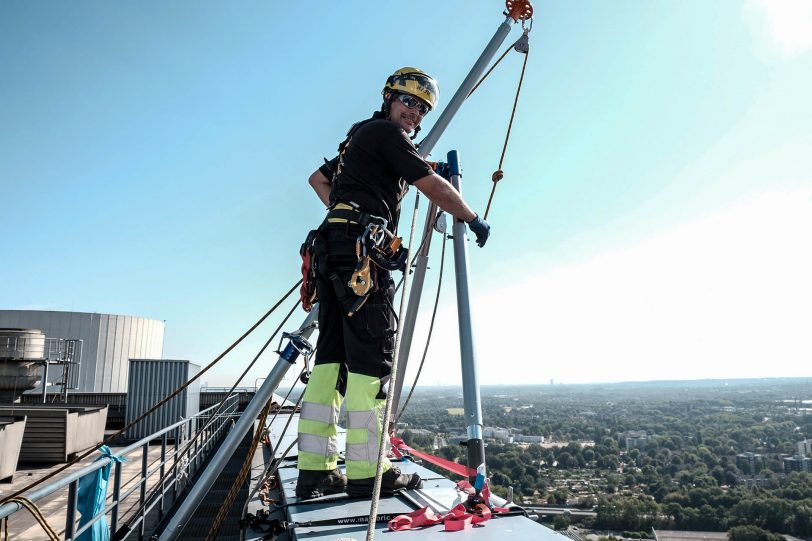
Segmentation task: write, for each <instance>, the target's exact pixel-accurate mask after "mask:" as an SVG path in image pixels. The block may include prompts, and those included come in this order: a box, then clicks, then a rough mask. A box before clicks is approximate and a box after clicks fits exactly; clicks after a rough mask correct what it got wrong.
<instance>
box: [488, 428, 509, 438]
mask: <svg viewBox="0 0 812 541" xmlns="http://www.w3.org/2000/svg"><path fill="white" fill-rule="evenodd" d="M482 437H483V438H492V439H494V440H500V441H510V430H508V429H507V428H499V427H494V426H486V427H484V428H483V429H482Z"/></svg>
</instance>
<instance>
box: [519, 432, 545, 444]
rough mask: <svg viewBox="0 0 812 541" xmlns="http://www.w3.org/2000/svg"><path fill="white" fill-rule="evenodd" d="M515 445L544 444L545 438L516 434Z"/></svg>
mask: <svg viewBox="0 0 812 541" xmlns="http://www.w3.org/2000/svg"><path fill="white" fill-rule="evenodd" d="M513 443H544V436H525V435H523V434H514V435H513Z"/></svg>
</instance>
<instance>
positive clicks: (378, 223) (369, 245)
mask: <svg viewBox="0 0 812 541" xmlns="http://www.w3.org/2000/svg"><path fill="white" fill-rule="evenodd" d="M338 223H344V224H347V225H348V226H349V225H356V226H360V227H363V228H364V229H363V231H362V232H361V234H360V235H358V236H357V237H356V239H355V257H356V258H357V263H356V265H355V269H354V270H353V273H352V277H351V278H350V280H349V283H348V284H347V286H348V287H349V288H350V289H352V291H353V293H355V294H356V295H357V296H358V299H356V300H355V302H354V303H353V304H352V306H351V307H350V308H349V309H348V310H347V317H352V316H353V315H354V314H355V313H357V312H358V311H359V310H360V309H361V308H362V307H363V306H364V304H365V303H366V301H367V299H369V295H370V293H372V292H373V291H376V288H377V286H378V284H377V282H378V280H377V272H376V269H377V268H380V269H382V270H385V271H388V272H392V271H396V270H399V271H401V272H403V271H404V270H405V269H406V261H407V259H408V257H409V251H408V250H407V249H406V248H405V247H404V246H403V239H402V238H400V237H397V236H395V234H394V233H392V232H391V231H390V230H389V229H387V227H388V225H389V222H388V221H387V220H386V218H381V217H380V216H375V215H373V214H368V213H365V212H361V211H360V210H358V205H357V204H356V203H353V202H350V203H336V204H335V205H333V207H332V208H331V209H330V210H329V212H328V213H327V217H326V218H325V220H324V222H323V223H322V225H321V227H320V228H319V229H315V230H313V231H310V232H309V233H308V235H307V238H306V239H305V242H304V243H303V244H302V247H301V248H300V250H299V254H300V255H301V256H302V287H301V291H300V295H301V298H302V307H303V308H304V309H305V311H306V312H309V311H310V310H311V309H312V306H313V303H315V302H316V300H317V298H316V266H317V265H318V264H324V261H326V255H327V254H326V252H325V251H324V250H323V247H322V246H321V245H320V244H319V242H318V238H319V234H320V233H319V232H320V231H321V230H322V229H323V228H325V227H326V226H328V225H329V224H338ZM320 253H321V256H320V255H319V254H320ZM319 260H321V263H319Z"/></svg>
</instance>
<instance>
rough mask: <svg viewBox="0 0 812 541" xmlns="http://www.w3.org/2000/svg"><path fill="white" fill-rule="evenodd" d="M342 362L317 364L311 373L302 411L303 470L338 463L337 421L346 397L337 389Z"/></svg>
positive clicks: (324, 467)
mask: <svg viewBox="0 0 812 541" xmlns="http://www.w3.org/2000/svg"><path fill="white" fill-rule="evenodd" d="M339 366H340V365H339V364H338V363H328V364H321V365H316V366H314V367H313V371H312V372H311V374H310V380H309V381H308V384H307V388H306V389H305V393H304V396H303V397H302V411H301V413H300V415H299V442H298V446H299V458H298V461H299V469H300V470H332V469H334V468H336V467H337V466H338V439H337V437H336V433H337V431H336V421H337V420H338V411H339V410H340V409H341V401H342V396H341V393H339V392H338V391H337V390H336V382H337V380H338V373H339Z"/></svg>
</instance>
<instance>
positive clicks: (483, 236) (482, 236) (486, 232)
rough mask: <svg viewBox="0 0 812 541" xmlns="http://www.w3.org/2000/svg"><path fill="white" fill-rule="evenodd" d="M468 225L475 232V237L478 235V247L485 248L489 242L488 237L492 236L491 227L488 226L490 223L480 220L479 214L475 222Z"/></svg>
mask: <svg viewBox="0 0 812 541" xmlns="http://www.w3.org/2000/svg"><path fill="white" fill-rule="evenodd" d="M467 223H468V227H469V228H470V229H471V231H473V232H474V235H476V244H477V246H479V247H480V248H482V247H483V246H485V243H486V242H488V237H490V236H491V226H489V225H488V222H486V221H485V220H483V219H482V218H480V217H479V214H477V215H476V216H474V219H473V220H471V221H470V222H467Z"/></svg>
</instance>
